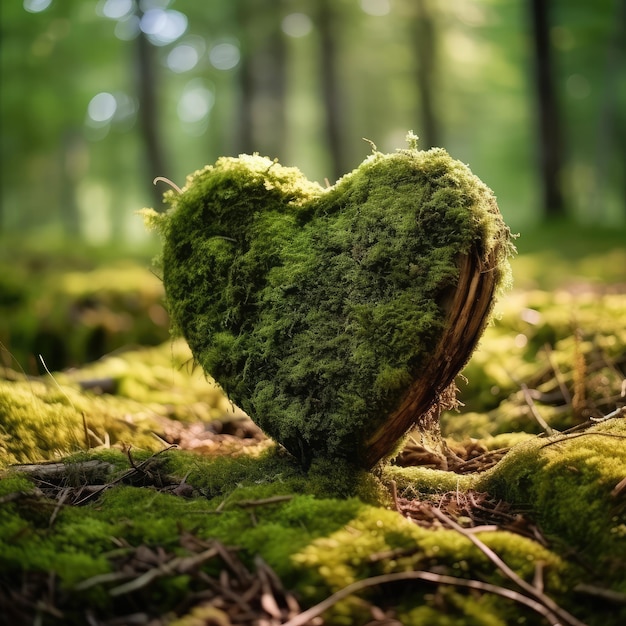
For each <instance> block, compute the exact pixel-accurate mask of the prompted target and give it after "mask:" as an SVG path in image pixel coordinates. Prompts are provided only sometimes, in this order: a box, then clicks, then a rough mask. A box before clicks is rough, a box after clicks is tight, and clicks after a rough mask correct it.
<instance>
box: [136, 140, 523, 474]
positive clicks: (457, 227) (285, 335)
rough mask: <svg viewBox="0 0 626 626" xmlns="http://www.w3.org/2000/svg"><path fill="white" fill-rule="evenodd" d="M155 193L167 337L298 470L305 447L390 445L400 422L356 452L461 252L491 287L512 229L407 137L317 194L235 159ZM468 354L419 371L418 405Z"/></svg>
mask: <svg viewBox="0 0 626 626" xmlns="http://www.w3.org/2000/svg"><path fill="white" fill-rule="evenodd" d="M412 141H413V140H412ZM165 199H166V201H167V202H168V203H169V205H170V209H169V210H168V211H167V212H166V213H164V214H161V215H158V214H156V213H154V212H151V213H149V214H148V218H149V221H151V222H152V223H153V224H155V225H156V226H157V228H158V229H159V231H160V233H161V235H162V236H163V240H164V247H163V255H162V270H163V280H164V285H165V290H166V299H167V304H168V307H169V311H170V314H171V318H172V320H173V326H174V329H175V331H177V332H178V333H180V334H182V335H183V336H184V337H185V338H186V339H187V341H188V343H189V346H190V347H191V350H192V352H193V354H194V356H195V358H196V360H197V361H198V362H199V363H200V364H201V365H202V367H203V368H204V370H205V371H206V372H207V373H209V374H210V375H211V376H212V377H213V378H214V379H215V380H216V381H217V382H219V383H220V384H221V385H222V387H223V388H224V390H225V392H226V393H227V394H228V396H229V397H230V398H231V399H232V401H233V402H235V403H236V404H238V405H239V406H240V407H241V408H242V409H243V410H244V411H246V412H247V413H248V414H249V415H250V416H251V417H252V419H254V421H255V422H257V424H259V426H261V428H263V429H264V430H265V431H266V432H267V433H268V434H269V435H270V436H271V437H273V438H274V439H276V440H277V441H279V442H280V443H282V444H283V445H284V446H285V447H286V448H287V449H288V450H289V451H290V452H292V453H293V454H294V455H295V456H296V457H297V458H299V459H300V461H301V462H302V463H303V465H305V466H307V465H308V464H309V463H310V462H311V460H312V459H313V458H315V457H327V458H336V457H341V458H346V459H349V460H352V461H353V462H355V463H357V464H360V465H366V466H369V465H372V463H373V462H375V461H376V460H378V458H380V457H381V456H384V455H386V454H389V453H391V451H392V448H393V445H395V444H396V443H397V440H398V438H399V437H400V436H401V435H402V434H404V432H405V431H406V427H405V426H401V432H400V431H399V432H398V434H397V435H396V434H394V437H393V438H392V441H391V442H387V441H385V442H384V446H383V448H382V449H381V450H380V451H377V453H376V458H374V459H372V458H370V457H368V456H367V455H366V450H367V448H368V446H369V445H370V440H371V439H372V438H373V437H375V433H380V432H381V429H383V428H384V426H385V422H386V420H387V419H388V416H389V415H390V414H392V413H393V412H394V411H396V410H398V408H399V407H400V406H401V405H402V403H403V402H404V401H406V398H407V393H408V390H409V389H410V388H411V386H412V385H414V384H415V381H416V380H419V377H420V374H423V373H424V372H426V371H429V370H428V367H431V366H432V363H430V362H429V361H430V360H432V358H433V355H434V354H437V352H436V347H437V345H438V343H440V342H441V340H442V337H443V336H444V331H446V328H447V327H448V326H449V325H450V323H451V322H450V311H449V307H450V301H451V300H453V296H454V292H455V289H456V288H457V285H458V283H459V280H460V272H461V270H460V264H461V262H460V260H461V259H462V258H464V257H469V256H470V255H473V257H475V258H476V263H477V267H478V269H477V270H476V272H477V273H487V272H488V273H489V280H490V281H491V283H490V289H491V287H494V288H495V286H497V285H501V284H502V283H503V282H504V281H505V280H506V278H507V276H508V263H507V256H508V255H509V253H510V251H511V248H512V246H511V244H510V243H509V235H510V233H509V230H508V228H507V227H506V226H505V224H504V222H503V220H502V218H501V215H500V213H499V211H498V208H497V205H496V201H495V198H494V196H493V193H492V192H491V191H490V190H489V189H488V188H487V187H486V186H485V185H484V184H483V183H482V182H481V181H480V180H479V179H478V178H477V177H476V176H474V175H473V174H472V173H471V172H470V170H469V169H468V168H467V167H466V166H465V165H463V164H462V163H460V162H459V161H455V160H453V159H452V158H451V157H450V156H449V155H448V154H447V153H446V152H445V150H442V149H433V150H430V151H427V152H421V151H418V150H417V149H416V148H415V145H414V141H413V144H412V145H411V147H410V149H407V150H402V151H398V152H396V153H394V154H381V153H378V152H375V153H374V154H372V155H371V156H370V157H368V158H367V159H366V160H365V161H364V162H363V163H362V164H361V165H360V166H359V167H358V168H357V169H356V170H354V171H353V172H352V173H350V174H348V175H346V176H344V177H343V178H341V179H340V180H339V181H338V182H337V184H336V185H334V186H333V187H330V188H328V189H323V188H322V187H320V186H319V185H317V184H316V183H312V182H310V181H308V180H307V179H306V178H305V177H304V176H303V175H302V174H301V173H300V172H299V170H297V169H295V168H287V167H283V166H281V165H279V164H278V163H276V162H274V161H271V160H269V159H266V158H263V157H260V156H258V155H253V156H249V155H243V156H240V157H239V158H221V159H219V160H218V161H217V162H216V163H215V165H212V166H207V167H206V168H204V169H203V170H200V171H198V172H196V173H194V174H193V175H191V176H190V177H189V178H188V179H187V183H186V185H185V186H184V188H183V189H182V192H181V193H175V192H173V191H170V192H168V193H167V194H166V196H165ZM486 298H487V300H488V304H487V305H486V309H485V311H482V312H481V315H483V314H484V317H485V318H486V314H487V313H488V310H487V309H489V310H490V308H491V300H492V297H491V291H490V292H489V293H488V294H487V296H486ZM483 327H484V324H483V323H482V322H481V323H480V324H479V325H478V330H480V331H482V328H483ZM478 334H480V333H478ZM477 339H478V337H476V338H475V339H472V341H471V342H470V345H469V348H465V351H468V350H469V352H470V353H471V350H472V349H473V347H474V345H475V342H476V341H477ZM468 358H469V353H468V354H465V352H462V354H461V357H460V359H461V362H459V363H458V365H457V364H455V371H454V372H452V374H451V375H450V373H447V374H446V375H447V376H448V378H449V380H446V382H445V384H441V385H440V387H441V388H440V387H438V386H437V385H438V381H432V384H433V394H432V395H433V397H432V399H430V400H429V402H431V404H435V403H436V401H437V397H438V394H440V393H443V391H444V388H445V387H447V386H448V385H449V384H450V383H451V382H452V378H453V377H454V375H456V373H457V372H458V370H459V369H460V368H461V367H462V366H463V365H464V364H465V362H466V361H467V359H468ZM450 376H451V377H450ZM420 384H421V383H420ZM418 418H419V415H415V416H414V419H413V418H411V419H413V421H415V420H418Z"/></svg>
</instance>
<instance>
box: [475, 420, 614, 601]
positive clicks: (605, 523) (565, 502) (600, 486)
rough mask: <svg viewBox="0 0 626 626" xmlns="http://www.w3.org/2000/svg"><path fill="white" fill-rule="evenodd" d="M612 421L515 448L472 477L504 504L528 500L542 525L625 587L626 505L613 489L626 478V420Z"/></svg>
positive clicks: (603, 575) (602, 574)
mask: <svg viewBox="0 0 626 626" xmlns="http://www.w3.org/2000/svg"><path fill="white" fill-rule="evenodd" d="M623 421H624V420H611V421H610V422H607V423H605V424H599V425H597V426H595V427H593V428H592V429H590V430H588V431H586V432H584V433H578V434H573V435H570V436H560V435H559V436H556V437H554V438H550V439H543V438H535V439H533V440H530V441H527V442H525V443H522V444H519V445H518V446H516V447H515V448H514V449H513V450H512V451H511V452H510V453H509V454H507V456H505V458H504V459H503V460H502V461H501V462H500V463H499V464H498V465H497V466H495V467H494V468H493V469H492V470H490V471H488V472H486V473H485V475H484V476H482V477H481V478H480V480H479V481H478V482H477V487H478V488H480V489H484V490H486V491H488V492H489V493H491V494H493V495H495V496H497V497H501V498H503V499H505V500H506V501H507V502H511V503H513V504H517V505H522V506H531V507H532V510H533V515H534V516H535V517H536V519H537V521H538V522H539V523H540V525H541V527H542V528H543V530H544V531H545V532H546V533H547V534H548V535H549V536H551V537H552V538H553V539H555V540H558V541H561V542H564V543H565V544H566V545H568V546H569V547H570V548H572V549H574V550H576V552H577V554H578V555H579V556H580V557H581V558H582V559H583V560H585V561H587V562H588V563H589V565H590V567H592V569H593V572H594V574H593V575H594V576H597V577H600V578H603V579H604V580H606V581H608V580H610V581H612V584H613V585H614V586H615V587H616V588H618V589H620V590H621V591H622V592H624V591H626V572H624V568H623V564H624V563H625V562H626V542H624V541H622V540H621V537H622V535H623V529H624V528H626V509H625V507H624V505H623V502H621V501H620V500H619V499H616V498H615V497H613V496H612V495H611V491H612V490H613V489H614V488H615V487H616V485H617V484H618V483H619V482H620V481H621V480H622V479H623V477H624V468H625V467H626V445H624V440H625V439H626V426H625V425H624V424H623Z"/></svg>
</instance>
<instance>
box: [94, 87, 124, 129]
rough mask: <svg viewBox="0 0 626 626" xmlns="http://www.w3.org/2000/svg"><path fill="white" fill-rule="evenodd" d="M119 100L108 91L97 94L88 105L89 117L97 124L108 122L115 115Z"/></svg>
mask: <svg viewBox="0 0 626 626" xmlns="http://www.w3.org/2000/svg"><path fill="white" fill-rule="evenodd" d="M116 109H117V101H116V100H115V96H114V95H113V94H111V93H108V92H107V91H102V92H100V93H99V94H96V95H95V96H94V97H93V98H92V99H91V101H90V102H89V105H88V106H87V115H89V119H90V120H92V121H93V122H95V123H96V124H106V123H107V122H109V121H110V120H111V119H113V116H114V115H115V111H116Z"/></svg>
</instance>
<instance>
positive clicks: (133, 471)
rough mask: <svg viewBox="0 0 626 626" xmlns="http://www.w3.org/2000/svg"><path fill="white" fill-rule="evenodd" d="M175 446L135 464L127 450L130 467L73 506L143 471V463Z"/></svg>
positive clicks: (145, 463) (174, 446)
mask: <svg viewBox="0 0 626 626" xmlns="http://www.w3.org/2000/svg"><path fill="white" fill-rule="evenodd" d="M176 447H178V446H177V445H176V444H172V445H171V446H169V447H167V448H164V449H163V450H159V451H158V452H155V453H154V454H153V455H152V456H150V457H149V458H147V459H146V460H145V461H142V462H141V463H139V464H137V465H135V463H134V462H133V460H132V458H131V456H130V451H129V453H128V459H129V462H130V463H131V465H132V466H133V468H132V469H130V470H128V471H126V472H124V473H123V474H122V475H121V476H119V477H118V478H116V479H115V480H112V481H111V482H110V483H107V484H106V485H102V487H101V488H100V489H99V490H98V491H93V492H91V493H90V494H88V495H86V496H85V497H84V498H82V499H81V500H78V501H76V502H74V505H75V506H79V505H81V504H84V503H85V502H86V501H87V500H90V499H91V498H93V497H94V496H98V495H100V494H101V493H102V492H104V491H106V490H107V489H109V488H110V487H113V486H114V485H117V484H118V483H121V482H122V481H124V480H126V479H127V478H128V477H129V476H132V475H133V474H136V473H139V472H142V473H145V472H143V467H144V466H145V465H147V464H148V463H150V462H151V461H152V460H153V459H154V458H155V457H157V456H159V455H160V454H163V452H167V451H168V450H171V449H172V448H176Z"/></svg>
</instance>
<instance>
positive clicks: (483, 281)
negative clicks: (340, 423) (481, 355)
mask: <svg viewBox="0 0 626 626" xmlns="http://www.w3.org/2000/svg"><path fill="white" fill-rule="evenodd" d="M496 259H497V250H495V249H494V250H492V251H491V253H490V254H489V256H488V258H487V259H485V258H483V257H481V256H480V255H479V254H478V252H477V251H476V250H474V251H472V252H471V253H470V254H467V255H463V256H462V257H461V258H460V260H459V270H460V272H459V281H458V284H457V286H456V288H455V291H454V294H453V296H452V298H450V299H449V300H448V302H447V303H445V304H444V305H443V306H444V310H445V311H446V325H445V327H444V331H443V334H442V336H441V338H440V340H439V342H438V343H437V347H436V348H435V350H434V352H433V353H432V355H431V356H430V358H429V359H428V363H427V365H426V367H425V369H424V370H423V371H422V372H421V374H420V375H419V377H418V378H417V379H416V380H415V381H414V382H413V384H412V385H411V387H410V388H409V389H408V390H407V391H406V392H405V394H404V396H403V397H402V399H401V401H400V404H399V406H398V408H397V409H396V410H395V411H394V412H393V413H391V414H390V415H389V416H388V418H387V419H386V420H385V421H384V422H383V423H382V424H381V426H380V427H379V428H378V429H377V430H376V431H375V432H374V433H373V434H372V435H371V436H370V438H369V439H368V440H367V442H366V444H365V448H364V453H363V457H362V459H361V464H362V465H363V466H365V467H368V468H371V467H373V466H374V465H375V464H376V463H378V461H380V460H381V459H382V458H384V457H387V456H389V454H390V453H391V452H392V451H393V449H394V448H395V447H396V446H397V443H398V441H399V440H401V439H402V437H403V436H404V435H405V434H406V433H407V432H408V431H409V430H410V429H411V428H412V427H414V426H418V427H419V429H420V431H422V432H425V433H429V432H430V433H431V434H433V435H434V438H435V439H436V438H438V437H439V436H440V435H439V433H440V431H439V413H440V411H439V410H438V409H439V407H440V405H442V404H444V403H445V402H446V401H449V397H450V394H446V393H445V392H446V391H447V390H448V388H449V387H450V385H452V384H453V382H454V379H455V378H456V376H457V375H458V374H459V372H460V371H461V370H462V369H463V367H465V365H466V364H467V362H468V361H469V358H470V356H471V355H472V352H473V351H474V349H475V348H476V345H477V344H478V341H479V340H480V337H481V335H482V334H483V331H484V329H485V326H486V325H487V323H488V321H489V317H490V314H491V310H492V308H493V303H494V296H495V291H496V288H497V286H498V284H499V280H500V269H499V268H498V266H497V262H496Z"/></svg>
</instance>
